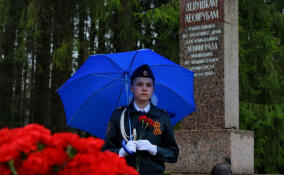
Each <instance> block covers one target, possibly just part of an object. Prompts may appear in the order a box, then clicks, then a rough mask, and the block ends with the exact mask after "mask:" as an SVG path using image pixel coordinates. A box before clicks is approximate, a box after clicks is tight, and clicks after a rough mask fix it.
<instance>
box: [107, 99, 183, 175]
mask: <svg viewBox="0 0 284 175" xmlns="http://www.w3.org/2000/svg"><path fill="white" fill-rule="evenodd" d="M124 108H125V107H122V108H119V109H117V110H115V111H114V112H113V115H112V117H111V119H110V122H109V125H108V130H107V133H106V138H105V145H104V146H103V148H102V150H109V151H112V152H115V153H117V154H118V152H119V150H120V148H121V147H122V140H123V137H122V134H121V131H120V118H121V113H122V111H123V110H124ZM146 115H147V117H149V118H151V119H152V120H153V121H154V126H153V127H152V126H151V127H147V129H146V131H145V133H144V135H143V137H142V139H141V140H149V141H150V142H151V143H152V144H153V145H156V146H157V154H156V155H151V154H149V153H148V152H147V151H139V152H140V155H141V160H140V166H139V167H140V172H139V173H140V174H141V175H162V174H163V172H164V170H165V165H164V162H169V163H175V162H176V161H177V157H178V153H179V149H178V146H177V144H176V141H175V138H174V134H173V130H172V126H171V122H170V118H169V116H168V114H167V112H166V111H164V110H161V109H159V108H157V107H156V106H154V105H153V104H151V106H150V111H149V112H148V113H147V114H146ZM140 116H141V114H140V113H139V112H138V111H137V110H136V109H135V108H134V105H133V102H132V103H131V104H130V105H129V106H128V107H127V109H126V111H125V118H124V125H125V132H126V134H127V135H129V124H128V122H129V118H128V117H130V122H131V128H132V129H133V128H136V130H137V136H138V137H139V135H140V132H141V127H142V124H141V122H140V121H139V117H140ZM137 151H138V150H137ZM136 155H137V154H136V153H134V154H132V155H128V156H127V157H125V158H126V160H127V163H128V165H130V166H133V167H134V168H135V165H136Z"/></svg>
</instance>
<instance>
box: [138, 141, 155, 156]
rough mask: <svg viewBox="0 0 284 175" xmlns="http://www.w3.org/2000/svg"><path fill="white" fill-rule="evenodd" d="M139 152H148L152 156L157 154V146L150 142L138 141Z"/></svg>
mask: <svg viewBox="0 0 284 175" xmlns="http://www.w3.org/2000/svg"><path fill="white" fill-rule="evenodd" d="M137 150H139V151H148V152H149V153H150V154H151V155H156V154H157V146H156V145H153V144H151V143H150V142H149V140H138V141H137Z"/></svg>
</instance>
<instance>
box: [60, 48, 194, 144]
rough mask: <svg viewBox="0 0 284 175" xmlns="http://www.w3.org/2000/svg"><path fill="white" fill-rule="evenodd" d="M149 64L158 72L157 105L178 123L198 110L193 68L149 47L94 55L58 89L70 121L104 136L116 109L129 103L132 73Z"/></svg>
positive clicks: (155, 85)
mask: <svg viewBox="0 0 284 175" xmlns="http://www.w3.org/2000/svg"><path fill="white" fill-rule="evenodd" d="M142 64H148V65H149V66H150V68H151V70H152V72H153V74H154V76H155V83H154V93H155V95H156V96H157V98H158V103H157V107H159V108H162V109H165V110H167V111H169V112H171V114H172V116H173V117H171V122H172V124H173V125H174V124H176V123H177V122H178V121H179V120H181V119H183V118H184V117H185V116H186V115H189V114H190V113H192V112H193V111H194V110H195V104H194V97H193V74H194V73H193V72H192V71H190V70H188V69H186V68H184V67H182V66H179V65H178V64H176V63H174V62H172V61H170V60H168V59H166V58H164V57H163V56H161V55H159V54H157V53H155V52H154V51H152V50H150V49H141V50H136V51H130V52H122V53H112V54H100V55H92V56H90V57H89V58H88V60H87V61H86V62H85V63H84V64H83V65H82V66H81V67H80V68H79V69H78V70H77V71H76V72H75V73H74V74H73V76H72V77H71V78H70V79H69V80H67V82H65V83H64V84H63V85H62V86H61V87H60V88H59V89H58V90H57V92H58V93H59V95H60V98H61V100H62V102H63V106H64V110H65V115H66V121H67V125H68V126H71V127H74V128H78V129H81V130H84V131H86V132H88V133H91V134H93V135H95V136H97V137H100V138H102V139H104V137H105V132H106V129H107V123H108V121H109V119H110V117H111V115H112V112H113V110H115V109H116V108H117V107H119V106H125V105H128V103H129V101H128V100H129V95H130V93H131V92H130V80H129V78H130V76H131V74H132V72H133V71H134V70H135V69H136V68H137V67H139V66H140V65H142Z"/></svg>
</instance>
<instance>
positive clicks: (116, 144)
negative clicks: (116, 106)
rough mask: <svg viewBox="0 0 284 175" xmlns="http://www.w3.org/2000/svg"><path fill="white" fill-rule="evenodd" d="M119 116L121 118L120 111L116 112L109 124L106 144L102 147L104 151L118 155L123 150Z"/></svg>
mask: <svg viewBox="0 0 284 175" xmlns="http://www.w3.org/2000/svg"><path fill="white" fill-rule="evenodd" d="M118 116H119V111H114V112H113V114H112V117H111V119H110V121H109V124H108V128H107V131H106V137H105V144H104V146H103V147H102V151H105V150H108V151H111V152H114V153H116V154H118V152H119V150H120V148H121V143H120V140H119V138H120V136H119V135H120V128H119V125H118V122H116V121H118Z"/></svg>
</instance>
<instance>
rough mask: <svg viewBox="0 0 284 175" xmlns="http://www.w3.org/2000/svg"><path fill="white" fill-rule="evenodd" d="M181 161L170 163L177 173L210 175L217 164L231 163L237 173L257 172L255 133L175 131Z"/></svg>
mask: <svg viewBox="0 0 284 175" xmlns="http://www.w3.org/2000/svg"><path fill="white" fill-rule="evenodd" d="M175 137H176V141H177V144H178V145H179V149H180V153H179V158H178V162H177V163H175V164H166V170H167V171H169V172H174V173H175V174H178V173H181V174H209V173H210V170H211V169H212V167H213V166H214V165H216V164H217V163H224V162H228V163H231V169H232V172H233V174H253V173H254V155H253V150H254V134H253V132H252V131H241V130H235V129H214V130H213V129H210V130H179V131H175Z"/></svg>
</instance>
